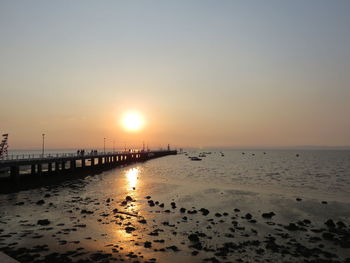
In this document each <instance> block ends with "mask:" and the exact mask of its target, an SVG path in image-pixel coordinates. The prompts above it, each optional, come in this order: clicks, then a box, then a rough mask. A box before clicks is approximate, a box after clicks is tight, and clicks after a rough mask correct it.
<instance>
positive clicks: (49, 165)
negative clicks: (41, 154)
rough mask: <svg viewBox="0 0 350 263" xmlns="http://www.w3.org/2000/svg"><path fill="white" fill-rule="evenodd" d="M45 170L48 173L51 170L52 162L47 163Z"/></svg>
mask: <svg viewBox="0 0 350 263" xmlns="http://www.w3.org/2000/svg"><path fill="white" fill-rule="evenodd" d="M47 170H48V172H49V173H51V172H52V163H48V166H47Z"/></svg>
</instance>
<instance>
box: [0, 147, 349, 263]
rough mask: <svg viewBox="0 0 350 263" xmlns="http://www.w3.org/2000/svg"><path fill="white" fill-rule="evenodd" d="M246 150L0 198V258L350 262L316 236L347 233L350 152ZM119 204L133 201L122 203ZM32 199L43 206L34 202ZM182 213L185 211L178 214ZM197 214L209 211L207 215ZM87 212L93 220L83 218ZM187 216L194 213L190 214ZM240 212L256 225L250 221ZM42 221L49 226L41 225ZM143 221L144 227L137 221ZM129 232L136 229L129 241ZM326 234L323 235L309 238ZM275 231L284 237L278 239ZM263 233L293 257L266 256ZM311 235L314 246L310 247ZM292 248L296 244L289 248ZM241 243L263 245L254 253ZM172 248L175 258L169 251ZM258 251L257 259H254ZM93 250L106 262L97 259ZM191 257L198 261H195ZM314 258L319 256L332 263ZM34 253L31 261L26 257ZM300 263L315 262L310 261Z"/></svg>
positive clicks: (170, 159) (172, 160)
mask: <svg viewBox="0 0 350 263" xmlns="http://www.w3.org/2000/svg"><path fill="white" fill-rule="evenodd" d="M244 152H245V154H242V151H224V156H221V154H220V153H219V152H212V153H211V154H207V157H203V158H202V159H203V160H202V161H190V160H189V159H188V157H187V156H186V155H184V154H181V155H177V156H167V157H163V158H159V159H155V160H152V161H148V162H145V163H138V164H133V165H130V166H125V167H121V168H117V169H113V170H110V171H107V172H103V173H101V174H98V175H95V176H89V177H86V178H85V179H81V180H75V181H70V182H65V183H63V184H60V185H57V186H51V187H43V188H40V189H34V190H29V191H22V192H19V193H14V194H8V195H0V208H1V210H0V216H1V218H0V250H3V251H5V252H7V253H9V254H11V255H13V256H14V257H16V258H18V259H20V260H21V261H22V262H34V261H35V260H38V262H39V261H40V260H41V261H42V262H48V259H47V258H46V259H45V258H44V256H46V255H48V254H50V253H52V252H59V253H60V255H61V256H62V255H63V254H64V253H66V256H67V257H68V258H69V259H70V260H73V261H78V260H92V261H98V260H101V262H107V261H110V262H114V261H116V262H117V261H118V260H126V261H131V262H133V261H134V260H139V261H141V262H142V261H147V260H148V261H149V260H151V259H153V260H154V259H156V260H157V261H159V262H178V261H180V260H183V261H185V262H202V261H203V260H205V259H208V260H209V259H211V261H213V262H215V261H214V259H213V258H215V260H219V261H224V262H227V261H234V260H243V262H252V261H253V262H268V261H269V260H270V261H273V262H300V261H301V260H300V255H298V256H296V254H298V253H299V254H300V252H298V253H297V252H295V251H299V250H300V245H301V244H302V246H305V247H307V248H308V249H311V248H315V247H317V248H319V249H323V250H324V251H326V252H327V253H333V254H334V255H335V256H334V255H333V256H332V257H330V258H332V259H333V260H339V261H340V262H342V261H343V260H345V259H346V258H347V257H349V249H348V248H344V247H342V246H340V245H339V244H338V243H337V242H336V241H335V240H334V239H330V240H329V239H324V238H322V233H324V232H327V231H331V230H332V229H331V230H329V229H328V230H327V227H326V226H325V225H324V222H325V221H326V220H328V219H332V220H333V221H334V222H338V221H341V222H344V223H345V224H346V228H345V229H347V230H346V231H348V229H349V228H348V227H349V223H350V187H349V184H350V151H277V150H274V151H266V154H264V151H244ZM198 153H199V152H188V155H189V156H198ZM296 154H299V157H297V156H296ZM45 195H47V196H46V197H45ZM126 196H130V197H131V198H132V199H133V200H134V201H128V202H126V203H124V204H123V203H122V202H123V201H124V200H125V198H126ZM146 196H151V200H154V202H156V201H159V202H160V203H164V208H162V207H159V205H157V204H156V205H155V206H150V205H149V203H148V199H146V198H145V197H146ZM296 198H300V199H301V200H300V199H298V200H299V201H297V200H296ZM39 200H44V203H43V204H41V205H40V204H37V201H39ZM322 201H326V202H324V203H322ZM21 202H23V204H22V203H21ZM171 202H175V203H176V208H172V206H171ZM16 204H17V205H16ZM181 207H183V208H186V211H185V213H181V211H180V208H181ZM200 208H206V209H208V210H209V211H210V213H209V214H208V215H206V216H204V215H202V214H201V213H200V212H199V209H200ZM234 208H239V209H240V211H239V212H238V211H234ZM84 209H85V210H86V211H90V212H92V213H91V214H86V213H82V211H83V210H84ZM114 209H118V211H117V212H122V214H120V213H115V212H113V210H114ZM188 210H190V211H192V210H193V211H194V210H196V212H197V213H195V214H188ZM115 211H116V210H115ZM270 211H273V212H274V213H275V214H276V215H275V216H273V218H271V219H268V220H267V219H264V218H262V217H261V214H262V213H264V212H270ZM125 213H128V214H130V215H127V214H125ZM216 213H219V214H220V216H219V215H215V214H216ZM225 213H227V214H225ZM247 213H250V214H251V215H252V218H253V219H254V220H255V221H256V222H253V221H251V220H247V219H246V218H245V215H246V214H247ZM184 216H185V217H187V219H184ZM39 219H48V220H49V221H50V223H49V224H48V225H47V226H40V225H38V224H37V221H38V220H39ZM141 219H145V220H146V222H147V223H140V222H139V221H140V220H141ZM304 219H308V220H310V221H311V225H308V226H303V228H304V230H296V231H289V230H287V229H286V228H285V227H286V226H287V225H288V224H289V223H296V222H298V221H300V220H304ZM233 221H236V223H235V224H237V225H236V226H235V227H233V224H234V223H233ZM62 224H64V225H62ZM127 227H133V228H135V230H132V231H131V232H130V233H128V231H126V228H127ZM323 228H324V229H325V230H322V231H321V232H320V233H318V232H313V231H312V229H323ZM156 229H160V230H159V231H156V233H157V235H150V233H155V232H154V230H156ZM195 232H197V234H201V235H202V236H201V237H200V244H201V246H202V247H199V248H198V247H193V246H194V245H196V244H194V243H193V242H192V241H190V240H189V239H188V235H189V234H190V233H195ZM281 233H284V234H288V235H289V236H290V237H286V235H284V237H281ZM203 234H205V236H204V235H203ZM269 235H271V236H273V237H274V238H276V240H277V241H276V242H277V243H278V242H280V243H278V244H280V245H281V246H285V247H286V248H285V250H286V251H292V252H293V253H294V254H293V253H287V254H285V253H282V252H281V251H282V248H280V249H279V250H280V251H279V252H276V251H273V249H272V251H271V248H269V246H267V245H266V244H269V243H268V242H267V241H266V239H267V238H269ZM336 235H338V233H337V234H336ZM310 237H314V238H315V240H317V242H316V241H315V240H314V239H312V241H315V242H311V241H310ZM336 237H338V236H336ZM317 238H320V239H321V240H318V239H317ZM163 240H164V241H163ZM293 240H297V241H298V242H299V243H298V244H293V242H294V241H293ZM161 241H163V242H161ZM248 241H256V242H257V241H259V242H261V243H260V244H259V245H257V244H255V245H251V244H250V243H249V244H248V243H247V242H248ZM345 241H346V240H345ZM145 242H151V247H147V245H146V247H145ZM228 242H235V244H244V245H241V246H243V248H242V247H238V248H235V251H236V252H233V251H230V250H229V251H228V252H227V251H226V252H227V253H226V252H225V253H226V255H225V256H223V255H222V253H221V254H220V253H219V254H217V253H218V251H219V252H220V251H221V250H220V248H221V247H222V246H223V245H225V244H227V243H228ZM244 242H246V243H244ZM288 242H290V243H291V244H292V245H291V244H288V245H287V243H288ZM45 244H46V245H48V247H47V248H46V250H48V251H38V252H36V253H34V252H29V251H26V252H25V253H22V254H21V253H20V252H18V249H19V248H21V247H24V248H32V247H34V246H35V245H45ZM148 245H149V244H148ZM270 245H271V244H270ZM172 246H176V247H177V248H178V249H179V250H180V251H177V252H175V251H173V249H174V248H173V247H172ZM266 246H267V247H266ZM120 247H122V249H121V248H120ZM260 247H261V248H262V249H263V250H264V252H261V251H260V252H259V253H258V252H257V251H258V249H259V248H260ZM270 247H271V246H270ZM272 247H273V246H272ZM218 249H219V250H218ZM298 249H299V250H298ZM39 250H40V249H39ZM42 250H45V249H42ZM241 250H243V251H241ZM304 250H305V249H304ZM304 250H303V251H304ZM69 251H70V253H67V252H69ZM97 251H101V253H104V254H106V253H109V254H111V255H108V256H105V257H103V255H102V256H101V255H100V256H101V258H98V257H97V256H96V255H95V257H94V253H96V252H97ZM193 251H197V252H198V255H192V252H193ZM131 252H132V253H131ZM316 252H317V253H316ZM316 252H315V253H314V254H319V255H321V256H320V257H321V258H323V257H325V258H328V257H327V256H330V255H328V254H324V255H323V254H322V253H321V252H319V251H316ZM130 253H131V254H130ZM138 253H139V254H138ZM225 253H224V254H225ZM33 254H34V255H35V254H37V256H35V257H34V258H31V257H29V258H28V255H33ZM194 254H196V253H194ZM311 254H312V253H311ZM25 255H27V258H26V256H25ZM306 255H308V254H307V253H306V254H303V256H304V257H305V256H306ZM322 255H323V256H322ZM303 256H302V257H301V258H303ZM307 258H310V259H318V258H317V257H316V256H315V255H309V257H307ZM103 260H105V261H103ZM50 261H51V262H54V261H53V260H52V259H51V260H50ZM57 262H59V261H57ZM315 262H316V261H315ZM335 262H337V261H335Z"/></svg>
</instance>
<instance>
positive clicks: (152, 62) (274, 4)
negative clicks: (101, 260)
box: [0, 0, 350, 149]
mask: <svg viewBox="0 0 350 263" xmlns="http://www.w3.org/2000/svg"><path fill="white" fill-rule="evenodd" d="M349 11H350V2H348V1H340V0H339V1H317V2H311V1H309V2H306V1H289V2H287V1H283V2H281V1H249V2H247V1H173V2H161V1H158V2H156V1H142V2H141V1H140V2H138V1H125V2H121V1H103V2H100V1H99V2H95V1H74V2H71V1H60V2H47V1H35V2H28V1H27V2H26V1H0V35H1V41H0V60H1V61H2V63H1V64H0V98H1V103H0V123H1V125H0V133H9V134H10V147H11V148H22V149H23V148H40V146H41V139H42V138H41V135H42V133H45V134H46V138H47V141H46V143H47V144H46V146H47V147H48V148H75V147H77V148H78V147H95V148H101V147H102V146H103V138H107V143H108V145H109V147H111V145H112V142H113V141H115V144H116V146H117V147H123V146H124V144H125V143H127V144H128V145H135V146H137V145H138V146H139V145H142V142H143V141H145V142H148V143H149V144H150V146H159V145H161V146H165V145H167V144H168V143H170V144H172V145H174V146H178V147H189V146H190V147H208V146H221V147H231V146H234V147H264V146H269V147H280V146H300V145H311V146H350V119H349V118H348V115H349V113H350V103H349V99H350V88H349V83H350V26H349V25H350V16H349V15H348V14H349ZM130 112H131V113H136V115H134V119H133V120H131V123H130V120H129V124H128V125H129V126H125V125H123V120H124V123H125V122H128V121H125V119H123V118H124V117H125V115H126V114H128V113H130ZM135 116H136V117H135ZM135 118H136V119H138V121H139V122H138V123H137V122H135ZM135 127H136V128H135Z"/></svg>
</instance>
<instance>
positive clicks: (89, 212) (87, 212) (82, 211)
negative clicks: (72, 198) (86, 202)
mask: <svg viewBox="0 0 350 263" xmlns="http://www.w3.org/2000/svg"><path fill="white" fill-rule="evenodd" d="M80 213H81V214H89V215H90V214H93V213H94V212H93V211H88V210H86V209H83V210H81V212H80Z"/></svg>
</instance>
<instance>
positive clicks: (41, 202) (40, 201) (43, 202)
mask: <svg viewBox="0 0 350 263" xmlns="http://www.w3.org/2000/svg"><path fill="white" fill-rule="evenodd" d="M36 204H37V205H43V204H45V201H44V200H42V199H41V200H39V201H38V202H36Z"/></svg>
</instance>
